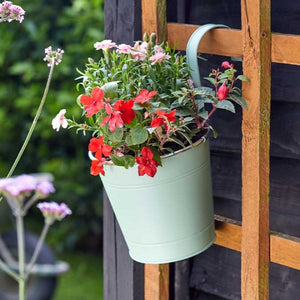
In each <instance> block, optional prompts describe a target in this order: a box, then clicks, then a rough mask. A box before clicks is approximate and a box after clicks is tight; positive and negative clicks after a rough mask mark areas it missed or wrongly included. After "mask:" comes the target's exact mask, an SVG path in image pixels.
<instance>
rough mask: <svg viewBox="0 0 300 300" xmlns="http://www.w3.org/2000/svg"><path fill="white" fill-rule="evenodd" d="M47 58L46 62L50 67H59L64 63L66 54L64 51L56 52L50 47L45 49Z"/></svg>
mask: <svg viewBox="0 0 300 300" xmlns="http://www.w3.org/2000/svg"><path fill="white" fill-rule="evenodd" d="M45 53H46V56H45V57H44V61H47V62H48V64H47V66H48V67H51V66H52V65H54V64H55V65H58V64H60V63H61V61H62V56H63V54H64V50H62V49H59V48H58V49H57V50H56V51H54V50H52V47H51V46H49V47H48V48H46V49H45Z"/></svg>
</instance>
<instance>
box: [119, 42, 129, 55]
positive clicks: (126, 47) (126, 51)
mask: <svg viewBox="0 0 300 300" xmlns="http://www.w3.org/2000/svg"><path fill="white" fill-rule="evenodd" d="M117 52H118V53H123V54H130V53H131V46H130V45H126V44H121V45H119V46H117Z"/></svg>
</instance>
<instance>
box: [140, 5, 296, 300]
mask: <svg viewBox="0 0 300 300" xmlns="http://www.w3.org/2000/svg"><path fill="white" fill-rule="evenodd" d="M241 17H242V29H241V30H234V29H214V30H213V31H211V32H209V33H207V34H206V36H205V37H204V38H203V42H201V44H200V46H199V52H201V53H209V54H217V55H223V56H231V57H242V58H243V73H244V75H245V76H247V77H248V78H249V79H250V82H247V83H245V84H243V96H244V98H246V100H247V102H248V105H249V110H248V111H246V112H244V113H243V122H242V134H243V137H242V226H241V224H239V223H238V222H236V221H234V220H230V219H226V218H224V217H221V216H216V232H217V240H216V242H215V243H216V244H217V245H220V246H223V247H226V248H230V249H233V250H236V251H241V254H242V255H241V257H242V263H241V294H242V299H243V300H262V299H264V300H267V299H269V262H270V261H271V262H274V263H278V264H281V265H285V266H288V267H290V268H294V269H297V270H300V239H299V238H296V237H292V236H287V235H284V234H280V233H274V232H272V233H270V232H269V173H270V172H269V161H270V154H269V153H270V133H269V131H270V100H271V97H270V94H271V92H270V86H271V82H270V81H271V62H276V63H284V64H293V65H300V55H299V51H300V36H297V35H288V34H275V33H271V28H270V0H241ZM199 25H201V24H199ZM199 25H188V24H177V23H176V24H175V23H167V21H166V0H142V30H143V32H148V33H150V32H156V33H157V35H158V38H159V40H161V41H162V40H166V39H167V40H168V41H169V43H170V44H171V45H173V44H174V42H175V41H176V43H177V48H178V49H179V50H184V49H185V48H186V44H187V41H188V39H189V37H190V35H191V34H192V32H193V31H194V30H196V29H197V28H198V27H199ZM229 41H230V42H229ZM168 274H169V265H168V264H164V265H145V299H146V300H153V299H155V300H156V299H160V300H167V299H169V295H168V290H169V288H168V286H169V278H168Z"/></svg>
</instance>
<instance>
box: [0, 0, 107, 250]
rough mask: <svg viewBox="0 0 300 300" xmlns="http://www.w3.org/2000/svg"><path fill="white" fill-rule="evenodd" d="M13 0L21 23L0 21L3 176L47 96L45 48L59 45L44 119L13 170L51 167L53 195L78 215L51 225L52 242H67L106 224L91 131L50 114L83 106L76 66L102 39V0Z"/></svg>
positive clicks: (71, 113) (0, 166) (0, 161)
mask: <svg viewBox="0 0 300 300" xmlns="http://www.w3.org/2000/svg"><path fill="white" fill-rule="evenodd" d="M15 4H18V5H21V6H22V7H23V8H24V9H25V10H26V15H25V20H24V21H23V23H21V24H19V23H17V22H12V23H1V24H0V36H1V43H0V124H1V130H0V143H1V147H0V177H4V176H6V174H7V172H8V170H9V168H10V166H11V165H12V163H13V161H14V159H15V157H16V155H17V153H18V150H19V148H20V146H21V145H22V143H23V140H24V138H25V136H26V134H27V131H28V128H29V127H30V124H31V121H32V119H33V117H34V115H35V113H36V110H37V107H38V104H39V101H40V99H41V97H42V94H43V89H44V86H45V83H46V79H47V74H48V67H47V66H46V63H45V62H44V61H43V57H44V49H45V48H47V47H48V46H50V45H51V46H53V48H54V49H56V48H58V47H59V48H62V49H64V51H65V54H64V57H63V61H62V63H61V64H60V65H59V66H57V67H55V70H54V76H53V81H52V84H51V87H50V92H49V95H48V99H47V101H46V104H45V108H44V111H43V113H42V115H41V119H40V122H39V124H38V126H37V128H36V131H35V133H34V134H33V137H32V140H31V142H30V144H29V146H28V148H27V150H26V152H25V154H24V156H23V158H22V160H21V162H20V164H19V166H18V167H17V169H16V172H15V174H21V173H35V172H50V173H52V174H53V175H54V178H55V182H54V184H55V187H56V190H57V192H56V194H55V195H54V196H53V200H55V201H57V202H61V201H64V202H66V203H67V204H68V206H70V208H71V209H72V211H73V215H72V217H71V218H70V219H71V220H69V221H68V222H65V224H64V223H61V224H59V225H57V226H54V227H53V229H52V230H51V232H50V236H49V237H50V239H51V244H53V245H54V246H55V245H58V244H60V246H61V245H62V244H61V243H62V242H63V241H64V243H63V245H64V246H69V247H73V246H74V245H75V244H76V243H77V242H78V240H79V239H81V238H83V237H85V236H86V235H87V234H90V235H91V234H94V235H96V234H99V231H100V230H101V227H100V224H101V221H100V219H101V215H102V211H101V208H100V207H101V204H100V199H101V193H100V190H99V182H100V180H98V179H96V178H92V177H91V176H90V175H89V166H90V162H89V159H88V156H87V144H88V140H87V138H85V137H84V136H81V135H74V134H73V132H71V131H67V130H65V131H61V132H59V133H56V132H54V131H53V129H52V127H51V120H52V119H53V118H54V117H55V115H56V114H57V113H58V111H59V110H60V109H61V107H64V108H66V109H67V113H68V116H74V117H75V118H79V117H80V114H81V112H80V109H79V108H76V107H75V106H74V105H73V104H74V102H75V101H76V97H77V96H78V92H77V91H76V82H75V78H76V77H77V76H78V73H77V71H76V68H77V67H79V68H82V67H83V66H84V64H85V61H86V57H89V56H93V55H94V50H93V43H94V42H96V41H99V40H102V39H103V19H104V16H103V0H72V1H71V0H70V1H60V0H53V1H46V0H32V1H18V2H17V3H15ZM49 200H51V199H49ZM31 214H33V216H35V213H34V212H31ZM36 218H38V216H36ZM41 222H42V220H41Z"/></svg>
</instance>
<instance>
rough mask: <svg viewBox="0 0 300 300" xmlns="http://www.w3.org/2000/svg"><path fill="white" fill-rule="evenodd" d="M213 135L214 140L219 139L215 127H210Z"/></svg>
mask: <svg viewBox="0 0 300 300" xmlns="http://www.w3.org/2000/svg"><path fill="white" fill-rule="evenodd" d="M209 128H210V129H211V131H212V133H213V136H214V138H215V139H216V138H217V137H218V132H217V131H216V130H215V129H214V128H213V127H211V126H210V127H209Z"/></svg>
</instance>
